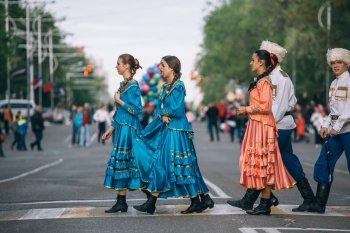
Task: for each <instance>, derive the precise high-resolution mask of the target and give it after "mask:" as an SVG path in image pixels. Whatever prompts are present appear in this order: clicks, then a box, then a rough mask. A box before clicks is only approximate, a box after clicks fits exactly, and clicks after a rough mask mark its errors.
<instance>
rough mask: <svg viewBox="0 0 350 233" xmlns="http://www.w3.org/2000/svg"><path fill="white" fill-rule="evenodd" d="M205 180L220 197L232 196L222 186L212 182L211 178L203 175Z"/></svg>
mask: <svg viewBox="0 0 350 233" xmlns="http://www.w3.org/2000/svg"><path fill="white" fill-rule="evenodd" d="M203 180H204V182H205V183H206V184H207V185H208V186H209V187H210V188H211V189H212V190H213V191H214V192H215V193H216V194H217V195H218V196H217V197H220V198H231V197H230V196H229V195H227V194H226V193H225V192H224V191H223V190H222V189H221V188H219V187H218V186H217V185H216V184H214V183H213V182H211V181H210V180H208V179H206V178H204V177H203Z"/></svg>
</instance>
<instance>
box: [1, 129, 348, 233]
mask: <svg viewBox="0 0 350 233" xmlns="http://www.w3.org/2000/svg"><path fill="white" fill-rule="evenodd" d="M205 126H206V125H205V123H195V125H194V129H195V145H196V151H197V155H198V159H199V163H200V168H201V171H202V174H203V175H204V177H205V179H206V183H207V185H208V187H209V189H210V193H211V194H212V196H213V197H214V200H215V204H216V206H215V207H214V208H213V209H211V210H209V211H206V212H204V213H201V214H195V215H190V216H183V215H181V214H179V212H180V211H181V210H183V209H185V208H187V205H188V204H189V200H188V199H167V200H159V201H158V202H157V210H156V213H155V215H148V214H143V213H138V212H136V211H134V210H133V208H132V205H135V204H140V203H143V202H144V201H145V197H144V194H143V193H141V192H139V191H133V192H129V193H128V194H127V198H128V204H129V210H128V212H127V213H118V214H105V213H104V210H105V209H106V208H108V207H110V206H111V205H113V203H114V198H115V197H116V192H115V191H113V190H108V189H106V188H104V187H103V179H104V172H105V167H106V162H107V161H108V158H109V151H110V150H111V148H112V144H111V142H107V143H106V144H105V145H101V144H98V143H97V142H96V140H95V141H94V142H93V143H92V145H91V146H90V147H87V148H70V147H69V142H70V126H65V125H51V126H48V127H47V128H46V130H45V132H44V141H43V146H44V151H42V152H39V151H31V150H30V148H29V150H28V151H25V152H19V151H15V150H14V151H12V150H10V146H9V144H10V142H11V141H12V136H10V137H7V138H6V142H5V144H3V148H4V151H5V154H6V157H5V158H0V232H1V233H5V232H11V233H12V232H50V233H55V232H67V233H68V232H125V233H128V232H164V233H166V232H202V233H204V232H225V233H226V232H253V233H254V232H350V230H349V229H350V221H349V220H350V192H349V190H350V179H349V178H350V177H349V172H348V169H347V162H346V159H345V156H344V155H343V156H342V157H341V158H340V159H339V161H338V163H337V166H336V171H335V174H334V182H333V185H332V190H331V194H330V198H329V201H328V206H329V208H328V209H327V211H326V214H324V215H321V214H310V213H302V214H296V213H293V212H291V211H290V209H291V208H292V207H294V205H297V204H300V203H301V200H302V199H301V196H300V194H299V192H298V190H297V188H296V187H295V188H293V189H290V190H283V191H276V192H275V195H276V196H278V198H279V200H280V205H279V206H277V207H275V208H273V211H272V215H271V216H249V215H247V214H246V213H245V212H244V211H241V210H239V209H237V208H233V207H231V206H229V205H227V204H225V203H226V200H227V199H230V198H237V199H238V198H241V197H242V195H243V194H244V191H245V190H244V188H243V187H242V186H240V184H239V168H238V161H239V149H240V145H239V143H237V142H235V143H231V142H229V140H228V138H227V137H226V135H223V134H222V135H221V141H220V142H209V136H208V134H207V132H206V127H205ZM26 140H27V145H29V142H30V141H32V140H33V134H32V133H28V135H27V139H26ZM28 147H29V146H28ZM294 150H295V152H296V154H298V155H299V159H300V160H301V161H302V164H303V166H304V171H305V173H306V174H307V177H308V178H309V181H310V183H311V185H312V187H313V189H314V190H315V189H316V183H315V182H314V181H313V178H312V174H313V165H314V163H315V161H316V159H317V157H318V153H319V150H320V149H319V148H315V146H314V145H313V143H312V142H311V143H305V142H303V143H297V144H294Z"/></svg>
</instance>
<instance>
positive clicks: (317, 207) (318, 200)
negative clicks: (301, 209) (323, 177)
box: [310, 183, 331, 214]
mask: <svg viewBox="0 0 350 233" xmlns="http://www.w3.org/2000/svg"><path fill="white" fill-rule="evenodd" d="M330 190H331V184H321V183H318V184H317V192H316V197H315V201H314V202H313V203H312V205H311V208H310V212H316V213H320V214H323V213H324V212H325V210H326V204H327V201H328V197H329V191H330Z"/></svg>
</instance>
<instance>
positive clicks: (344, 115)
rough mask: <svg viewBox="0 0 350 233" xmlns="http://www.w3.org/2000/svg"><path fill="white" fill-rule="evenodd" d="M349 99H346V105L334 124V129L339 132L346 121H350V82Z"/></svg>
mask: <svg viewBox="0 0 350 233" xmlns="http://www.w3.org/2000/svg"><path fill="white" fill-rule="evenodd" d="M347 96H348V99H347V100H346V103H345V106H344V108H343V111H342V112H341V114H340V115H339V118H338V120H337V121H336V122H335V124H334V125H333V129H334V130H335V131H337V132H339V131H340V130H341V128H343V125H344V124H345V123H346V122H349V121H350V82H348V95H347Z"/></svg>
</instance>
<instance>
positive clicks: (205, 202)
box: [199, 193, 214, 211]
mask: <svg viewBox="0 0 350 233" xmlns="http://www.w3.org/2000/svg"><path fill="white" fill-rule="evenodd" d="M199 196H200V197H201V205H202V209H203V211H204V210H206V209H207V208H208V207H209V208H210V209H212V208H213V207H214V201H213V199H211V197H210V196H209V194H204V193H202V194H199Z"/></svg>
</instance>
